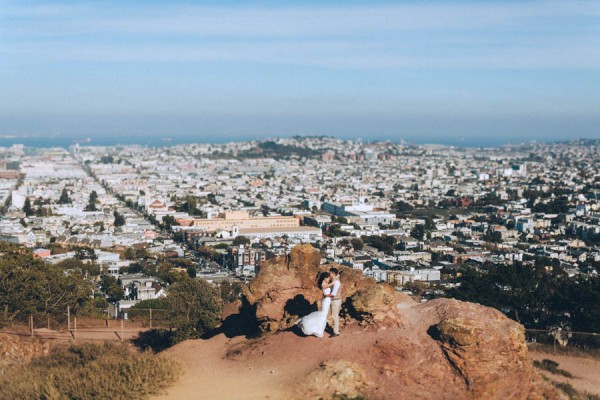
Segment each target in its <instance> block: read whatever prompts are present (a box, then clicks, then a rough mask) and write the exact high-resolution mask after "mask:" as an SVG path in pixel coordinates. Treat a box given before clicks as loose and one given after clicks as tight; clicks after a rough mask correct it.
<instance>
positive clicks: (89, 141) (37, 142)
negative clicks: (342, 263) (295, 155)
mask: <svg viewBox="0 0 600 400" xmlns="http://www.w3.org/2000/svg"><path fill="white" fill-rule="evenodd" d="M281 137H286V136H281ZM336 137H337V138H340V139H359V138H357V137H344V136H336ZM266 139H269V137H267V136H265V137H257V136H249V135H240V136H230V135H228V136H211V137H206V136H193V135H180V136H171V137H160V136H139V135H131V136H91V137H75V136H16V135H15V136H11V137H0V147H10V146H12V145H14V144H23V145H25V146H27V147H40V148H48V147H63V148H68V147H69V146H72V145H74V144H76V143H79V144H80V145H81V146H116V145H134V144H135V145H141V146H148V147H163V146H175V145H180V144H191V143H210V144H219V143H227V142H241V141H252V140H266ZM374 140H389V141H391V142H401V141H405V142H406V143H411V144H441V145H448V146H456V147H488V146H490V147H491V146H501V145H504V144H509V143H519V142H517V141H514V142H512V141H509V140H506V139H502V138H498V137H485V136H484V137H481V138H470V139H468V140H465V139H463V138H457V137H448V138H437V139H428V138H406V137H392V136H383V137H380V138H375V137H373V138H368V139H363V141H364V142H370V141H374ZM520 142H522V141H520Z"/></svg>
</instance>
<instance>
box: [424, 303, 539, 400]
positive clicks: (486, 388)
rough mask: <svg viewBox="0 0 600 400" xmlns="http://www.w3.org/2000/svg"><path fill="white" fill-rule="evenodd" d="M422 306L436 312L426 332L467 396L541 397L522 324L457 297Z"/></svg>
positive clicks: (493, 310) (425, 309) (426, 309)
mask: <svg viewBox="0 0 600 400" xmlns="http://www.w3.org/2000/svg"><path fill="white" fill-rule="evenodd" d="M422 309H423V311H427V312H432V313H435V314H434V315H438V316H439V318H440V320H439V322H437V323H436V324H435V325H432V326H431V328H430V329H429V334H430V335H431V336H432V338H434V339H435V340H437V341H438V342H439V343H440V346H441V348H442V351H443V352H444V355H445V356H446V358H447V359H448V361H449V363H450V365H451V366H452V367H453V369H454V370H455V372H456V373H457V374H458V375H459V376H460V377H461V379H463V380H464V382H465V384H466V386H467V387H468V389H469V394H470V398H472V399H534V398H543V397H544V396H543V393H542V392H540V391H539V390H538V389H539V387H537V386H536V385H532V383H533V382H534V381H535V379H536V374H535V373H534V371H533V368H532V366H531V361H530V360H529V357H528V355H527V346H526V344H525V330H524V328H523V326H522V325H521V324H519V323H517V322H515V321H513V320H511V319H509V318H507V317H506V316H505V315H504V314H502V313H501V312H500V311H498V310H495V309H493V308H489V307H483V306H480V305H478V304H473V303H466V302H461V301H458V300H450V299H442V300H437V301H432V302H430V303H429V304H427V305H425V306H423V307H422ZM507 382H513V384H512V385H507ZM546 397H550V396H546Z"/></svg>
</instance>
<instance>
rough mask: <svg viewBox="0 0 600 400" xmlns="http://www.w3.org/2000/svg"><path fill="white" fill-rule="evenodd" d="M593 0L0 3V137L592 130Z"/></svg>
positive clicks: (466, 137) (598, 90)
mask: <svg viewBox="0 0 600 400" xmlns="http://www.w3.org/2000/svg"><path fill="white" fill-rule="evenodd" d="M599 17H600V6H599V5H598V4H597V3H595V2H585V1H577V2H569V3H564V2H548V1H544V2H536V3H533V2H524V3H522V2H511V1H503V2H494V3H493V4H479V3H477V2H464V1H460V2H425V3H422V2H419V3H416V2H401V3H391V2H375V3H369V4H368V5H365V4H361V3H359V2H352V3H350V4H349V5H348V4H347V3H344V4H341V3H340V2H329V3H327V4H323V3H316V2H308V3H306V2H304V3H301V4H299V3H294V2H285V3H273V2H271V3H269V2H255V3H252V5H245V4H244V3H228V5H227V6H223V5H222V4H221V3H216V2H213V3H207V2H204V3H202V4H201V5H198V4H197V3H194V4H192V3H189V2H182V1H177V2H170V3H169V4H168V5H164V4H161V3H159V2H150V3H146V6H145V7H143V8H142V7H139V6H136V5H134V4H133V3H131V2H103V3H102V5H100V4H98V3H94V2H50V1H28V2H15V1H0V85H1V86H2V87H3V91H2V93H1V94H0V135H16V136H22V135H33V136H35V135H54V136H58V137H91V138H92V139H94V138H97V137H99V136H101V135H107V136H123V135H127V136H131V137H140V136H142V135H143V136H147V137H194V138H197V140H198V141H199V142H202V141H210V140H211V138H218V139H219V140H226V139H225V138H231V140H249V139H266V138H267V137H274V136H277V137H289V136H292V135H330V136H335V137H342V138H358V137H360V138H363V139H365V140H374V139H379V140H385V139H391V140H395V141H399V140H407V141H416V142H420V143H423V142H427V141H429V142H441V143H454V144H458V143H461V142H465V143H466V144H469V143H482V144H483V142H485V141H487V143H488V144H502V143H505V142H518V141H523V140H542V141H552V140H564V139H576V138H581V137H590V138H598V137H600V133H599V132H598V130H597V126H598V123H599V122H600V116H599V115H598V113H597V110H596V104H598V103H599V102H600V79H599V78H600V69H599V67H600V56H599V55H598V54H600V53H598V51H597V48H598V39H597V37H599V36H598V33H599V30H600V24H599Z"/></svg>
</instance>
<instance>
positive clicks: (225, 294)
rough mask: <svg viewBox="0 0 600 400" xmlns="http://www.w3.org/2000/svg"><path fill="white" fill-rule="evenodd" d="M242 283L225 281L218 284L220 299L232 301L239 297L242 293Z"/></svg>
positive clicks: (224, 301) (226, 301) (227, 301)
mask: <svg viewBox="0 0 600 400" xmlns="http://www.w3.org/2000/svg"><path fill="white" fill-rule="evenodd" d="M242 286H243V285H242V284H241V283H240V282H233V281H230V282H228V281H225V282H222V283H221V284H220V285H219V289H220V292H221V300H223V303H233V302H234V301H237V300H239V299H240V297H241V294H242Z"/></svg>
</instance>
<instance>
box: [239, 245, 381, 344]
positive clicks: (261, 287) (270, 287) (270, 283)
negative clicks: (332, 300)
mask: <svg viewBox="0 0 600 400" xmlns="http://www.w3.org/2000/svg"><path fill="white" fill-rule="evenodd" d="M333 267H335V268H337V269H338V270H339V271H340V281H341V284H342V298H343V301H344V302H345V304H346V305H348V303H349V302H350V300H348V299H350V298H353V297H355V296H357V295H358V294H360V293H362V294H364V295H363V296H362V297H361V298H362V300H359V301H358V303H357V304H360V306H358V307H359V308H360V310H361V311H360V312H361V313H362V314H361V319H362V320H364V321H379V319H380V318H379V317H382V316H383V314H389V311H390V310H389V305H390V304H391V302H390V301H389V299H387V300H386V299H383V298H382V297H381V296H378V295H376V294H375V293H379V292H380V289H379V287H380V286H379V285H377V283H376V282H375V281H374V280H373V279H372V278H366V277H365V276H364V275H363V273H362V271H360V270H356V269H352V268H348V267H345V266H342V265H339V264H335V263H331V264H327V265H321V253H320V252H319V250H317V249H315V248H314V247H313V246H311V245H309V244H303V245H298V246H296V247H294V248H293V249H292V251H291V252H290V254H289V255H288V256H280V257H275V258H272V259H270V260H268V261H267V262H266V263H265V264H264V265H263V266H262V268H261V269H260V271H259V272H258V274H257V275H256V277H255V278H254V279H253V280H252V281H251V282H250V283H249V284H248V285H246V286H244V287H243V288H242V295H243V300H244V302H243V303H244V307H246V309H248V308H249V309H252V310H253V313H254V315H255V318H256V322H257V324H258V328H259V330H260V331H261V332H263V333H265V332H274V331H280V330H284V329H287V328H289V327H290V326H292V325H293V324H294V323H295V322H296V321H297V320H298V318H299V317H302V316H304V315H307V314H309V313H310V312H312V311H315V310H317V309H318V306H319V302H320V301H321V300H322V298H323V294H322V292H321V290H320V289H319V287H318V284H317V280H318V277H319V275H320V274H321V273H323V272H328V271H329V270H330V269H331V268H333ZM385 291H386V294H389V291H391V292H392V294H393V289H392V288H391V287H389V286H386V289H385ZM373 296H375V297H374V298H373V300H374V302H373V304H372V306H371V307H370V308H369V305H368V304H366V302H368V301H369V299H371V297H373ZM346 300H348V302H346ZM384 303H385V307H383V308H379V309H378V310H377V311H375V310H376V309H377V308H378V307H382V306H383V304H384ZM362 317H364V318H362ZM381 319H383V318H381Z"/></svg>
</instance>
